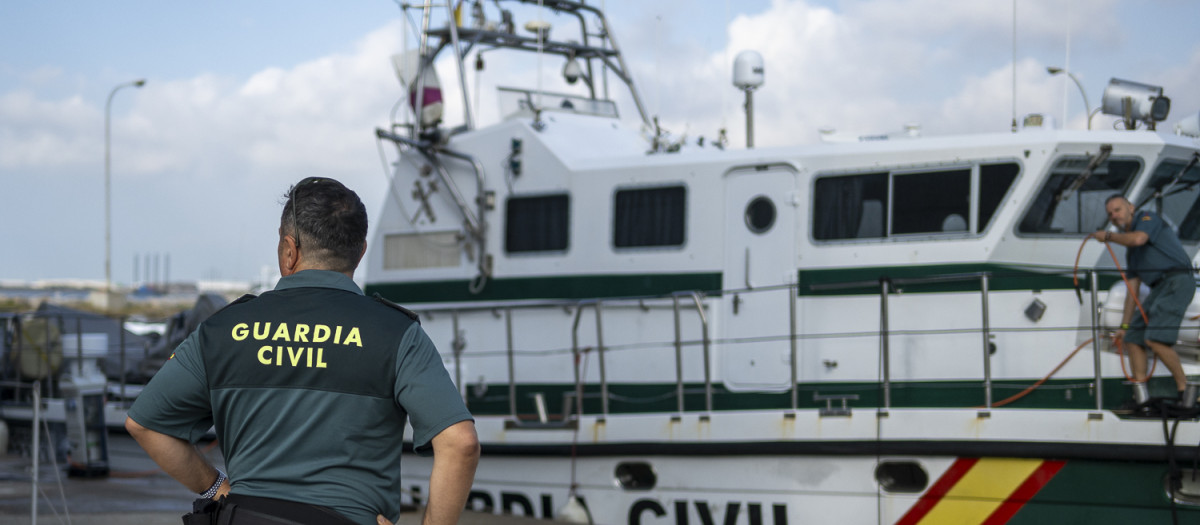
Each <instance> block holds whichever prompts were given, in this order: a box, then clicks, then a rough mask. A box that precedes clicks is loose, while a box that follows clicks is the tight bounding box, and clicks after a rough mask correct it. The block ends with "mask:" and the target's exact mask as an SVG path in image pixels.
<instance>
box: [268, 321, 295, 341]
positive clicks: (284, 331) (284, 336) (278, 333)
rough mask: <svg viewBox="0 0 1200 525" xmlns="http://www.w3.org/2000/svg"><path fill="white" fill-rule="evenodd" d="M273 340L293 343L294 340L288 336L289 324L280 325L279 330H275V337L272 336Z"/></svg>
mask: <svg viewBox="0 0 1200 525" xmlns="http://www.w3.org/2000/svg"><path fill="white" fill-rule="evenodd" d="M271 340H272V341H291V340H292V338H291V337H290V336H288V325H287V323H279V328H276V329H275V335H273V336H271Z"/></svg>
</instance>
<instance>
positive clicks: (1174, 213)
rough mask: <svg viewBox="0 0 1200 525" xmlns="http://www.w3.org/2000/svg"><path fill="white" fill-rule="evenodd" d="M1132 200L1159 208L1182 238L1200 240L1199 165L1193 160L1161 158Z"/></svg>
mask: <svg viewBox="0 0 1200 525" xmlns="http://www.w3.org/2000/svg"><path fill="white" fill-rule="evenodd" d="M1159 193H1161V198H1160V197H1159V195H1157V194H1159ZM1160 201H1161V203H1160ZM1134 202H1137V203H1143V202H1144V203H1145V206H1144V207H1148V208H1149V209H1152V210H1157V211H1159V213H1160V214H1162V216H1163V218H1165V219H1166V220H1167V222H1169V223H1171V224H1173V225H1177V226H1178V229H1179V238H1180V239H1181V240H1183V241H1184V242H1187V241H1200V166H1198V165H1197V164H1196V163H1194V162H1193V163H1189V162H1186V161H1182V160H1176V159H1169V160H1164V161H1163V162H1162V163H1161V164H1159V165H1158V168H1155V170H1154V174H1153V175H1151V176H1150V183H1149V184H1147V185H1146V188H1144V189H1143V190H1142V194H1141V195H1140V196H1138V199H1137V200H1136V201H1134Z"/></svg>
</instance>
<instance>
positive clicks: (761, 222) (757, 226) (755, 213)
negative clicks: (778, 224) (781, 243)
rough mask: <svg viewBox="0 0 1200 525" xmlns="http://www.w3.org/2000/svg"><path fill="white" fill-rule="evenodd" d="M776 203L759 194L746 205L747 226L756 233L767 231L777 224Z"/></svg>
mask: <svg viewBox="0 0 1200 525" xmlns="http://www.w3.org/2000/svg"><path fill="white" fill-rule="evenodd" d="M775 215H776V212H775V203H773V202H771V199H769V198H767V197H764V196H762V195H759V196H758V197H755V198H754V200H752V201H750V204H747V205H746V227H747V228H749V229H750V231H752V232H754V233H766V232H767V231H768V230H770V229H771V226H774V225H775Z"/></svg>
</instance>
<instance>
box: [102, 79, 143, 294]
mask: <svg viewBox="0 0 1200 525" xmlns="http://www.w3.org/2000/svg"><path fill="white" fill-rule="evenodd" d="M144 85H146V79H144V78H139V79H137V80H134V81H133V82H126V83H124V84H118V85H117V87H114V88H113V90H112V92H111V93H109V94H108V102H106V103H105V104H104V293H105V297H104V303H105V305H107V304H108V300H109V296H110V295H111V294H112V175H111V174H110V172H111V164H112V161H111V158H112V155H111V149H112V147H111V143H112V140H111V138H110V137H111V135H112V131H111V129H112V124H111V122H112V101H113V97H114V96H115V95H116V94H117V91H120V90H121V88H127V87H130V86H132V87H135V88H140V87H142V86H144ZM106 308H107V306H106Z"/></svg>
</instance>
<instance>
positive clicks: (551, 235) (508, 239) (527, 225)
mask: <svg viewBox="0 0 1200 525" xmlns="http://www.w3.org/2000/svg"><path fill="white" fill-rule="evenodd" d="M570 215H571V201H570V199H568V198H567V195H566V194H562V195H539V196H536V197H510V198H509V199H508V203H507V205H506V215H505V221H506V222H505V230H504V251H506V252H508V253H528V252H556V251H557V252H561V251H565V250H566V249H567V241H568V237H569V235H570Z"/></svg>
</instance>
